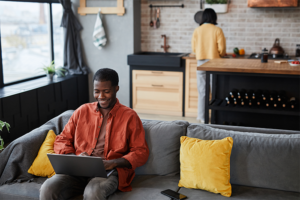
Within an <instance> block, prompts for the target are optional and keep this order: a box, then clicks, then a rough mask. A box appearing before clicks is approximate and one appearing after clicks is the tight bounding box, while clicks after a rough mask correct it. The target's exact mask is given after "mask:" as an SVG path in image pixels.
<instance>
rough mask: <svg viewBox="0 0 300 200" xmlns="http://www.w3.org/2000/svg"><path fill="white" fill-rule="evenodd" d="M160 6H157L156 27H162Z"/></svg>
mask: <svg viewBox="0 0 300 200" xmlns="http://www.w3.org/2000/svg"><path fill="white" fill-rule="evenodd" d="M159 12H160V11H159V8H157V19H156V28H159V27H160V20H159Z"/></svg>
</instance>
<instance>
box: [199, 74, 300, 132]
mask: <svg viewBox="0 0 300 200" xmlns="http://www.w3.org/2000/svg"><path fill="white" fill-rule="evenodd" d="M209 74H213V88H212V100H211V101H209V100H208V98H206V113H205V114H206V120H205V121H206V122H208V113H209V110H211V123H212V124H229V125H240V126H248V127H262V128H276V129H287V130H300V110H299V107H296V109H291V108H274V107H273V108H269V107H264V106H259V107H258V106H255V105H254V106H251V107H249V106H241V105H227V104H226V101H225V97H226V96H228V94H229V92H230V91H231V90H233V89H237V90H242V89H245V90H254V91H257V90H267V91H270V92H271V91H278V92H279V91H285V92H286V96H287V97H288V98H290V97H296V99H297V100H298V101H299V99H300V77H299V75H280V74H252V73H232V72H207V80H206V82H207V83H209V79H210V76H209ZM208 85H209V84H208ZM207 90H209V88H207ZM206 97H208V95H206Z"/></svg>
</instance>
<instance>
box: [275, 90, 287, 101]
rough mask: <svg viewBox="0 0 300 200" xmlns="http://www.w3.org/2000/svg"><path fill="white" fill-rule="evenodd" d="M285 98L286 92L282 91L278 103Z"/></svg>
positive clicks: (278, 96)
mask: <svg viewBox="0 0 300 200" xmlns="http://www.w3.org/2000/svg"><path fill="white" fill-rule="evenodd" d="M284 97H286V92H285V91H283V90H281V91H280V92H279V93H278V95H277V101H281V99H282V98H284Z"/></svg>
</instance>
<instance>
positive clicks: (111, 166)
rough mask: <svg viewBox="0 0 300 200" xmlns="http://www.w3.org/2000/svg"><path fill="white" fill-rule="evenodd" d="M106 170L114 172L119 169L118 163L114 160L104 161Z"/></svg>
mask: <svg viewBox="0 0 300 200" xmlns="http://www.w3.org/2000/svg"><path fill="white" fill-rule="evenodd" d="M103 164H104V168H105V170H112V169H114V168H115V167H117V165H116V163H115V162H114V160H103Z"/></svg>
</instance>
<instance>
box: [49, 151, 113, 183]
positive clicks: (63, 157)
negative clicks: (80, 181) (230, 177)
mask: <svg viewBox="0 0 300 200" xmlns="http://www.w3.org/2000/svg"><path fill="white" fill-rule="evenodd" d="M47 156H48V158H49V160H50V162H51V165H52V167H53V169H54V171H55V173H56V174H67V175H70V176H82V177H91V178H92V177H103V178H108V177H109V176H110V175H111V174H112V172H114V170H115V169H113V170H110V171H106V170H105V168H104V164H103V161H102V158H100V157H92V156H76V155H67V154H49V153H47Z"/></svg>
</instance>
